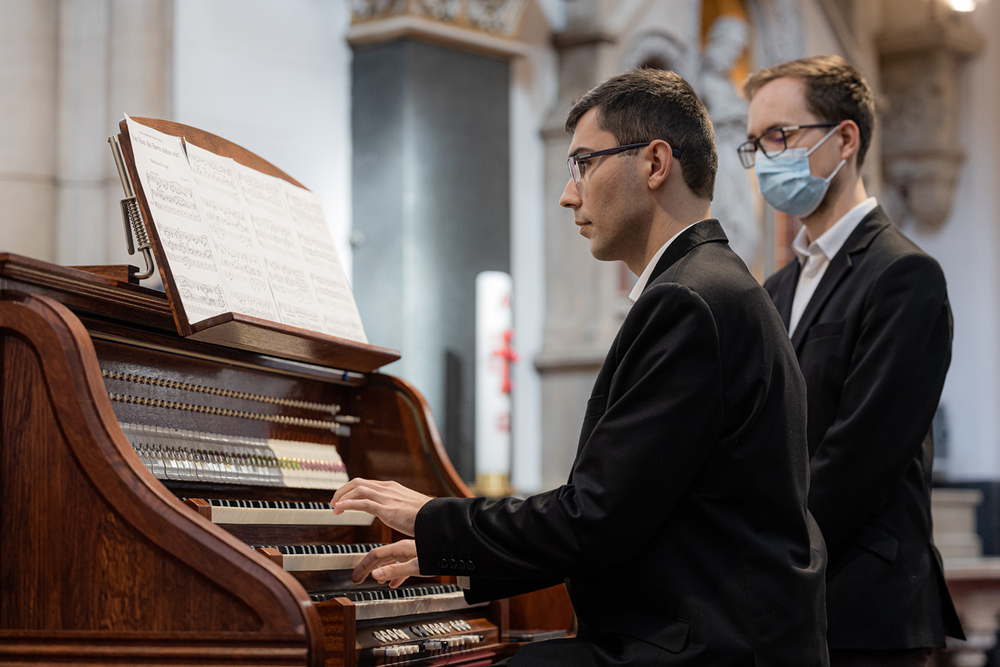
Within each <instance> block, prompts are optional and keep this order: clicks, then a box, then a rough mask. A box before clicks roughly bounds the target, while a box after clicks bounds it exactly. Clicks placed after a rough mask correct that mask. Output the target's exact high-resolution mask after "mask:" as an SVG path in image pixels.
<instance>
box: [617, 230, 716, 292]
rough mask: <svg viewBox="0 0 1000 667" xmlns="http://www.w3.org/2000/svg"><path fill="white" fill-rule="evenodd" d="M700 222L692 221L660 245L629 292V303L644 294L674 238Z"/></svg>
mask: <svg viewBox="0 0 1000 667" xmlns="http://www.w3.org/2000/svg"><path fill="white" fill-rule="evenodd" d="M698 222H701V220H699V221H698ZM698 222H694V223H691V224H690V225H688V226H687V227H685V228H684V229H682V230H681V231H679V232H677V233H676V234H674V235H673V236H671V237H670V238H669V239H667V242H666V243H664V244H663V245H662V246H660V249H659V250H657V251H656V254H655V255H653V258H652V259H651V260H649V263H648V264H646V268H645V269H643V270H642V274H641V275H640V276H639V279H638V280H636V281H635V286H634V287H633V288H632V291H631V292H629V294H628V303H629V305H630V306H631V305H632V304H634V303H635V302H636V301H638V300H639V296H640V295H641V294H642V290H644V289H646V283H648V282H649V276H650V275H651V274H652V273H653V269H655V268H656V263H657V262H659V261H660V258H661V257H663V253H664V252H666V251H667V248H668V247H670V244H671V243H673V242H674V239H676V238H677V237H678V236H680V235H681V234H683V233H684V232H686V231H687V230H689V229H691V228H692V227H694V226H695V225H697V224H698Z"/></svg>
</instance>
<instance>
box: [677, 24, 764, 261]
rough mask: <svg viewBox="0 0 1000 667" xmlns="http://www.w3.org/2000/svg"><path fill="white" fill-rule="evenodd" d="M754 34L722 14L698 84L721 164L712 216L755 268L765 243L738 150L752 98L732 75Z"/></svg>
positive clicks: (711, 33) (711, 36) (714, 27)
mask: <svg viewBox="0 0 1000 667" xmlns="http://www.w3.org/2000/svg"><path fill="white" fill-rule="evenodd" d="M749 39H750V30H749V26H748V25H747V23H746V21H744V20H743V19H741V18H739V17H736V16H720V17H719V18H717V19H716V20H715V22H714V23H712V27H711V28H710V29H709V32H708V41H707V44H706V45H705V53H704V55H703V56H702V59H701V72H700V75H699V77H698V79H697V80H696V81H694V82H692V83H693V84H694V86H695V89H696V90H697V92H698V95H699V96H700V97H701V100H702V102H704V103H705V107H706V108H707V109H708V115H709V116H710V117H711V119H712V124H713V125H714V126H715V147H716V150H717V152H718V154H719V169H718V172H717V174H716V177H715V198H714V199H713V200H712V217H714V218H718V220H719V221H720V222H721V223H722V226H723V228H724V229H725V230H726V235H727V236H728V237H729V245H730V246H731V247H732V249H733V250H734V251H735V252H736V254H737V255H739V256H740V258H741V259H742V260H743V261H744V262H745V263H746V265H747V266H748V267H751V268H752V267H753V265H754V260H755V259H756V257H757V247H758V245H759V242H760V236H761V234H760V225H759V223H758V221H757V219H756V216H755V215H754V207H753V184H752V181H751V180H750V174H749V173H748V172H747V170H746V169H744V168H743V165H742V164H740V160H739V157H738V156H737V153H736V149H737V147H738V146H739V145H740V144H742V143H743V142H744V141H746V126H747V103H746V102H745V101H744V100H743V98H742V97H741V96H740V94H739V92H737V90H736V86H735V85H734V84H733V80H732V79H731V78H730V72H731V71H732V69H733V65H734V64H735V63H736V59H737V58H739V57H740V54H741V53H743V50H744V49H745V48H746V45H747V42H748V41H749ZM682 163H683V160H682Z"/></svg>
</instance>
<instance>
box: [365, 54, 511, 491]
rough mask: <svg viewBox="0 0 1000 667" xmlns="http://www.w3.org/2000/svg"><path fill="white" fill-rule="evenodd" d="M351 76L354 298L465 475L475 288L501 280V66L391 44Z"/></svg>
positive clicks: (506, 163) (504, 249) (504, 208)
mask: <svg viewBox="0 0 1000 667" xmlns="http://www.w3.org/2000/svg"><path fill="white" fill-rule="evenodd" d="M352 70H353V89H352V128H353V143H354V146H353V150H354V176H353V178H354V183H353V208H354V229H355V231H356V232H361V234H356V235H355V238H363V239H364V240H363V242H361V243H360V244H359V245H356V247H355V249H354V294H355V297H356V298H357V301H358V307H359V308H360V310H361V317H362V319H363V320H364V323H365V329H366V331H367V333H368V338H369V340H370V341H371V342H372V343H373V344H377V345H384V346H387V347H394V348H396V349H399V350H400V351H401V352H402V354H403V358H402V360H401V361H399V362H397V363H396V364H393V365H392V366H389V367H387V369H386V371H387V372H389V373H393V374H395V375H399V376H401V377H403V378H405V379H407V380H409V381H410V382H412V383H414V384H415V385H416V387H417V388H418V389H419V390H420V391H421V392H423V394H424V395H425V396H426V397H427V400H428V401H429V403H430V405H431V409H432V410H433V411H434V415H435V418H436V420H437V424H438V427H439V429H440V430H441V432H442V436H443V438H444V443H445V448H446V449H447V450H448V454H449V456H450V457H451V459H452V462H453V463H454V464H455V467H456V468H457V470H458V472H459V473H460V474H461V475H462V477H463V478H464V479H466V480H472V479H474V478H475V468H474V461H473V452H474V424H475V415H474V406H475V401H474V396H473V391H474V387H475V382H474V371H475V369H474V362H475V279H476V275H477V274H478V273H479V272H480V271H488V270H495V271H510V184H509V179H510V175H509V170H510V150H509V137H508V130H509V118H508V115H509V112H508V96H509V88H510V74H509V69H508V64H507V63H506V62H505V61H501V60H494V59H491V58H486V57H482V56H477V55H471V54H468V53H464V52H459V51H454V50H451V49H447V48H443V47H439V46H433V45H430V44H425V43H421V42H416V41H410V40H398V41H393V42H386V43H381V44H376V45H371V46H363V47H358V48H357V49H356V50H355V52H354V62H353V68H352Z"/></svg>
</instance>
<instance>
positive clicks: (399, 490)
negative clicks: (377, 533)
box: [330, 477, 431, 535]
mask: <svg viewBox="0 0 1000 667" xmlns="http://www.w3.org/2000/svg"><path fill="white" fill-rule="evenodd" d="M428 500H431V497H430V496H425V495H424V494H422V493H417V492H416V491H414V490H412V489H408V488H406V487H405V486H403V485H402V484H399V483H398V482H381V481H378V480H372V479H361V478H360V477H355V478H354V479H352V480H351V481H350V482H348V483H347V484H344V485H343V486H342V487H340V488H339V489H337V493H335V494H334V496H333V500H331V501H330V504H331V505H333V511H334V514H340V513H342V512H343V511H344V510H360V511H362V512H367V513H368V514H373V515H375V516H377V517H378V518H379V519H381V520H382V523H384V524H385V525H387V526H389V527H390V528H392V529H394V530H398V531H399V532H401V533H403V534H404V535H413V531H414V524H415V523H416V520H417V512H419V511H420V508H421V507H423V506H424V503H426V502H427V501H428Z"/></svg>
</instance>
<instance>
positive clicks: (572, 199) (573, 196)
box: [559, 178, 580, 209]
mask: <svg viewBox="0 0 1000 667" xmlns="http://www.w3.org/2000/svg"><path fill="white" fill-rule="evenodd" d="M559 205H560V206H564V207H565V208H572V209H576V208H579V207H580V192H579V191H578V190H577V189H576V183H575V182H574V181H573V179H572V178H571V179H569V180H568V181H566V187H565V188H564V189H563V193H562V196H561V197H559Z"/></svg>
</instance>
